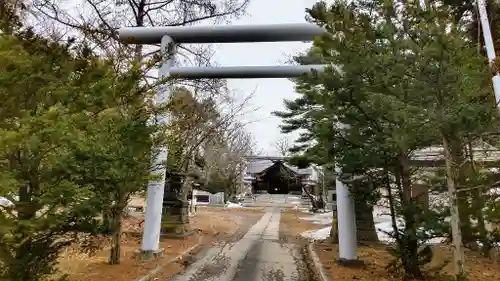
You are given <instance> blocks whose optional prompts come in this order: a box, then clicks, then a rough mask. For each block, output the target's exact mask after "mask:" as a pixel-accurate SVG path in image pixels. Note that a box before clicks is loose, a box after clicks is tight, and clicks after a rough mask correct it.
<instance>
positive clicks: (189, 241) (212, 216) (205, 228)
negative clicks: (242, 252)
mask: <svg viewBox="0 0 500 281" xmlns="http://www.w3.org/2000/svg"><path fill="white" fill-rule="evenodd" d="M262 215H263V212H262V210H246V209H245V210H242V209H226V208H200V209H199V211H198V213H197V214H196V216H194V217H192V218H190V225H191V228H192V229H193V230H194V231H195V234H194V235H191V236H189V237H187V238H184V239H162V240H161V241H160V247H161V248H164V249H165V253H164V256H163V257H162V258H159V259H157V260H153V261H147V262H139V261H137V260H136V259H135V257H134V251H135V250H137V249H139V248H140V242H141V240H140V238H139V237H132V236H127V235H124V237H123V239H122V244H121V246H122V253H121V257H122V258H121V263H120V264H119V265H108V264H107V259H108V254H109V246H108V245H109V242H107V241H106V242H104V247H103V249H102V250H100V251H98V252H97V253H95V254H94V255H92V256H89V255H87V254H83V253H81V252H80V251H79V250H78V247H70V248H68V249H66V250H65V251H64V252H63V253H62V255H61V258H60V259H59V269H60V271H61V273H63V274H67V275H68V279H69V281H94V280H95V281H97V280H99V281H115V280H120V281H134V280H136V279H137V278H139V277H141V276H144V275H146V274H147V273H148V272H149V271H151V270H152V269H154V268H156V267H158V266H160V265H162V264H165V263H167V262H168V261H170V260H171V259H172V258H175V257H177V256H178V255H180V254H181V253H183V252H185V251H186V250H187V249H189V248H190V247H192V246H194V245H195V244H197V243H198V241H199V239H198V237H199V236H202V237H203V238H202V247H210V246H211V245H212V244H213V243H220V242H222V241H230V240H233V239H238V238H240V237H241V236H242V235H244V233H246V231H247V230H248V228H249V227H251V225H253V224H254V223H255V222H256V221H257V220H258V219H259V218H260V217H261V216H262ZM141 221H142V219H141V218H129V219H127V220H126V221H125V222H124V231H131V230H132V231H141V230H142V229H141V228H142V227H141ZM106 244H108V245H106ZM194 254H195V253H190V254H189V255H187V257H186V258H185V259H184V260H182V261H177V262H174V263H171V264H169V265H167V266H165V267H163V268H162V270H160V271H159V272H158V273H157V274H156V275H155V276H153V279H152V280H155V279H156V278H158V279H157V280H166V278H169V277H171V276H173V275H175V274H177V273H178V272H180V271H181V270H182V269H183V268H184V267H185V266H187V265H188V264H189V263H190V262H191V261H192V260H191V259H192V257H193V255H194Z"/></svg>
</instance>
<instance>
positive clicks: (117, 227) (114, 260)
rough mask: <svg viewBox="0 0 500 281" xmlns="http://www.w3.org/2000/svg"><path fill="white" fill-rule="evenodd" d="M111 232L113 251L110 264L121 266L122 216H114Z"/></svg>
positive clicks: (111, 251)
mask: <svg viewBox="0 0 500 281" xmlns="http://www.w3.org/2000/svg"><path fill="white" fill-rule="evenodd" d="M111 223H112V227H111V229H112V232H111V250H110V253H109V264H120V248H121V247H120V243H121V238H122V234H121V233H122V227H121V225H122V218H121V215H118V216H113V218H112V220H111Z"/></svg>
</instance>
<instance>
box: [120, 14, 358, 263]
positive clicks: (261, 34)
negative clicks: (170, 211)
mask: <svg viewBox="0 0 500 281" xmlns="http://www.w3.org/2000/svg"><path fill="white" fill-rule="evenodd" d="M324 34H326V31H325V30H324V29H323V28H321V27H319V26H317V25H314V24H307V23H306V24H271V25H228V26H179V27H124V28H121V29H120V30H119V37H120V40H121V41H122V42H125V43H129V44H158V43H160V44H161V53H162V57H163V63H162V66H161V67H160V69H159V72H158V76H159V78H160V79H164V78H166V77H169V76H173V77H174V78H184V79H200V78H221V79H228V78H291V77H299V76H301V75H303V74H305V73H307V72H309V71H311V70H315V71H323V70H324V68H325V67H326V66H327V65H282V66H226V67H175V66H173V62H174V56H175V53H176V44H206V43H244V42H247V43H252V42H282V41H310V40H312V39H313V38H314V37H316V36H323V35H324ZM250 51H251V50H250ZM169 95H170V93H169V89H168V87H167V86H166V85H164V86H163V87H160V88H159V90H158V92H157V94H156V96H155V102H156V103H164V102H167V101H168V98H169ZM159 122H163V123H165V122H168V120H167V116H161V117H160V120H159ZM167 154H168V151H167V148H166V147H164V148H162V149H161V151H160V153H159V155H158V156H157V158H156V159H154V164H160V165H161V164H162V163H165V161H166V159H167ZM156 173H157V174H158V176H159V178H160V180H158V181H154V182H150V183H149V184H148V189H147V204H148V208H147V209H146V213H145V222H144V233H143V237H142V244H141V251H142V252H143V253H146V254H147V255H148V256H152V255H153V254H155V253H158V252H161V249H159V239H160V229H161V217H162V203H163V193H164V186H165V168H163V169H160V170H159V171H157V172H156ZM336 189H337V202H338V204H337V216H338V218H339V219H338V224H339V227H338V229H339V245H340V247H339V260H340V261H342V262H349V261H356V260H357V256H356V224H355V215H354V202H353V199H352V198H351V196H349V190H348V188H347V187H346V186H344V184H343V183H342V182H340V181H337V182H336ZM339 203H340V204H339Z"/></svg>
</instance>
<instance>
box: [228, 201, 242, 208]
mask: <svg viewBox="0 0 500 281" xmlns="http://www.w3.org/2000/svg"><path fill="white" fill-rule="evenodd" d="M226 208H243V205H242V204H241V203H233V202H227V204H226Z"/></svg>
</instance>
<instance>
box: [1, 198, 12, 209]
mask: <svg viewBox="0 0 500 281" xmlns="http://www.w3.org/2000/svg"><path fill="white" fill-rule="evenodd" d="M0 206H3V207H11V206H14V203H12V201H10V200H9V199H7V198H5V197H3V196H0Z"/></svg>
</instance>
